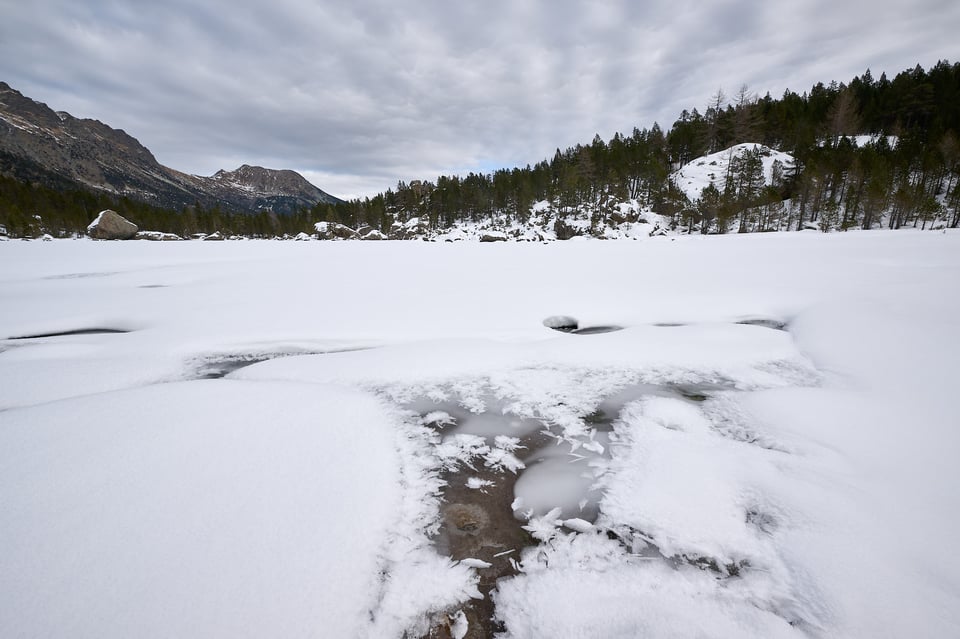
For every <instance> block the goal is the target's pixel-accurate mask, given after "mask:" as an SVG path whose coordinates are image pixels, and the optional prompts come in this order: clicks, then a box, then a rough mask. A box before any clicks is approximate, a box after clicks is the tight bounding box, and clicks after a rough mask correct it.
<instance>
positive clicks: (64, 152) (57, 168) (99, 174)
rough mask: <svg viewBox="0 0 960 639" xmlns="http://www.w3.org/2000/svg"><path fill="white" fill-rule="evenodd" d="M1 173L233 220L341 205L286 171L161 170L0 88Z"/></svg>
mask: <svg viewBox="0 0 960 639" xmlns="http://www.w3.org/2000/svg"><path fill="white" fill-rule="evenodd" d="M0 173H2V174H7V175H11V176H13V177H17V178H20V179H29V180H31V181H35V182H40V183H43V184H45V185H47V186H51V185H52V186H62V185H64V184H72V185H79V186H82V187H83V188H86V189H89V190H94V191H99V192H107V193H110V194H114V195H117V196H121V197H129V198H132V199H136V200H139V201H143V202H147V203H150V204H153V205H156V206H160V207H164V208H171V209H181V208H184V207H187V206H191V205H193V204H201V205H203V206H219V207H222V208H225V209H227V210H231V211H236V212H255V211H259V210H267V209H268V210H272V211H274V212H277V213H291V212H293V211H296V210H298V209H300V208H302V207H307V208H310V207H313V206H315V205H316V204H318V203H328V204H336V203H338V202H340V201H341V200H340V199H339V198H336V197H334V196H332V195H330V194H329V193H326V192H324V191H323V190H321V189H319V188H318V187H316V186H315V185H313V184H311V183H310V182H309V181H307V180H306V178H304V177H303V176H302V175H300V174H299V173H297V172H296V171H292V170H289V169H268V168H264V167H259V166H251V165H248V164H244V165H242V166H241V167H239V168H237V169H236V170H234V171H227V170H221V171H218V172H217V173H215V174H214V175H212V176H209V177H207V176H199V175H190V174H188V173H184V172H181V171H178V170H176V169H173V168H170V167H166V166H164V165H162V164H160V163H159V162H158V161H157V159H156V157H154V155H153V153H152V152H151V151H150V150H149V149H148V148H147V147H145V146H144V145H143V144H141V143H140V142H139V141H138V140H137V139H136V138H134V137H133V136H131V135H130V134H128V133H127V132H126V131H124V130H122V129H114V128H112V127H110V126H109V125H107V124H104V123H103V122H100V121H99V120H93V119H86V118H77V117H74V116H73V115H71V114H69V113H67V112H66V111H54V110H53V109H51V108H50V107H49V106H47V105H46V104H44V103H42V102H39V101H37V100H33V99H32V98H29V97H27V96H25V95H23V94H22V93H20V92H19V91H17V90H16V89H13V88H12V87H11V86H10V85H8V84H7V83H6V82H2V81H0Z"/></svg>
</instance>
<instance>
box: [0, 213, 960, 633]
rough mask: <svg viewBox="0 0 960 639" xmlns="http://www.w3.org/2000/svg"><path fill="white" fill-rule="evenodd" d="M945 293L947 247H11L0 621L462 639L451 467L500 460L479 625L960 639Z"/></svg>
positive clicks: (0, 438) (1, 397)
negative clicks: (451, 553) (497, 542)
mask: <svg viewBox="0 0 960 639" xmlns="http://www.w3.org/2000/svg"><path fill="white" fill-rule="evenodd" d="M958 276H960V234H958V233H953V232H948V233H930V232H927V233H922V232H913V231H905V232H896V233H892V232H861V233H856V234H829V235H826V234H819V233H795V234H785V235H779V234H757V235H737V236H726V237H718V236H682V237H663V238H651V239H646V240H644V241H612V242H558V243H550V244H540V243H489V244H480V243H476V244H474V243H421V242H344V243H314V242H298V243H276V242H236V243H233V242H222V243H194V242H190V243H146V242H126V243H122V242H92V241H53V242H44V243H40V242H7V243H4V244H3V245H2V247H0V309H3V311H2V313H0V338H3V340H2V341H0V513H2V515H0V602H2V603H0V636H3V637H34V636H69V637H126V636H144V637H152V636H155V637H160V636H179V637H189V636H193V637H216V636H222V637H262V636H291V637H292V636H316V637H354V636H356V637H401V636H403V634H404V632H405V631H407V632H409V633H410V635H411V636H417V635H418V634H421V633H424V632H426V631H427V630H428V629H429V628H430V627H431V626H436V625H437V624H439V623H442V622H443V620H445V619H446V620H449V627H450V632H451V634H452V635H453V636H462V635H463V633H464V632H473V631H475V630H476V628H472V629H467V627H466V626H467V624H468V623H470V619H471V618H469V615H464V614H460V611H461V610H469V606H470V605H471V600H472V599H471V598H476V597H478V596H480V595H481V592H480V590H478V586H479V585H480V583H481V580H482V575H483V574H484V573H483V571H484V570H485V569H486V568H485V566H486V565H488V562H486V561H484V560H482V559H480V558H469V559H467V558H463V559H464V560H463V561H456V560H454V559H451V558H450V557H448V556H445V555H444V553H443V551H442V548H441V547H440V546H439V545H437V544H436V543H435V538H436V535H437V533H438V530H440V534H441V536H442V534H443V532H442V530H441V527H442V521H441V520H442V516H441V512H442V509H443V506H444V502H443V499H444V490H445V488H444V486H443V485H442V478H443V477H455V475H443V474H442V473H444V472H450V471H451V469H457V468H459V469H464V470H466V471H468V472H466V475H465V476H470V475H471V474H475V473H474V470H476V471H477V472H479V471H481V470H484V469H486V471H489V472H490V473H493V475H490V476H495V475H496V473H501V474H502V475H503V476H509V477H512V476H513V473H514V472H515V473H517V475H518V476H519V479H518V481H517V484H516V495H517V497H518V498H519V499H517V500H516V501H515V503H514V504H513V509H514V511H515V512H517V513H518V515H519V516H521V517H522V518H524V521H523V522H521V523H522V524H523V525H524V526H525V527H526V529H527V531H528V532H529V533H530V535H531V539H532V540H534V541H536V544H535V545H529V546H527V547H518V548H508V549H505V550H503V551H502V552H498V554H509V555H510V557H511V561H512V562H514V563H512V564H511V565H512V566H514V568H513V573H515V574H513V575H512V576H507V577H503V578H501V579H500V581H499V582H498V583H497V587H496V588H495V589H494V591H493V592H492V593H491V594H490V595H489V596H490V597H492V599H493V601H494V602H495V604H496V608H495V610H496V615H497V618H498V619H499V621H502V622H503V624H504V627H505V636H506V637H511V638H522V637H545V636H550V637H587V636H590V637H594V636H595V637H637V636H656V637H662V636H667V637H670V636H675V637H689V636H704V637H745V636H757V637H761V636H762V637H780V636H782V637H804V636H806V637H905V636H917V637H920V636H924V637H949V636H960V559H958V557H957V554H956V553H955V552H953V541H954V540H955V539H956V538H958V536H960V514H958V513H960V490H958V488H957V486H960V470H958V467H957V464H956V457H957V454H958V453H960V429H958V428H957V425H958V424H960V409H958V408H957V405H956V402H955V399H954V397H953V395H952V391H953V387H954V386H955V384H956V380H957V379H960V345H958V342H957V340H956V335H957V334H958V330H960V295H958V294H957V281H958ZM558 315H567V316H570V317H571V318H573V319H574V320H576V321H577V322H578V325H579V326H580V327H581V328H589V327H598V326H609V327H618V328H622V330H618V331H614V332H602V333H596V334H563V333H559V332H557V331H554V330H551V329H549V328H546V327H545V326H544V325H543V321H544V320H545V319H546V318H548V317H551V316H558ZM781 329H785V330H781ZM428 405H429V406H434V407H440V408H437V409H435V410H434V409H431V411H430V412H427V408H425V407H427V406H428ZM498 420H499V421H498ZM501 422H502V424H506V425H505V426H504V425H499V426H498V424H501ZM498 428H499V429H500V430H497V429H498ZM504 428H506V429H507V430H503V429H504ZM538 429H542V430H545V431H547V432H546V434H543V436H544V437H547V438H548V439H549V440H550V441H551V442H554V443H551V444H549V445H548V446H547V447H546V448H542V449H539V450H536V451H534V450H526V449H523V448H520V447H519V446H520V444H519V442H521V441H527V440H525V439H523V438H525V437H531V433H534V432H535V431H537V430H538ZM467 464H469V465H470V466H467ZM484 477H487V475H484ZM451 481H453V480H451ZM457 481H465V483H466V486H467V489H468V490H471V489H472V492H475V493H476V494H477V496H478V497H477V498H478V500H481V501H482V499H483V495H484V490H485V488H486V487H487V486H488V485H489V484H487V483H485V482H487V481H488V480H487V479H481V478H479V476H476V477H473V476H471V477H470V479H464V480H461V479H457ZM554 506H555V507H554Z"/></svg>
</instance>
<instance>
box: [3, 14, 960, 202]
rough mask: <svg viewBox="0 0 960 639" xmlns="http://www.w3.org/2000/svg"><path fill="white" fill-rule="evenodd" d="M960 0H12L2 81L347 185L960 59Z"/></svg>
mask: <svg viewBox="0 0 960 639" xmlns="http://www.w3.org/2000/svg"><path fill="white" fill-rule="evenodd" d="M958 32H960V2H956V0H910V1H907V0H896V1H893V0H792V1H791V2H785V1H781V0H766V1H765V2H758V1H745V0H716V1H714V2H709V3H708V2H697V1H693V0H650V1H640V0H636V1H630V0H615V1H607V0H594V1H591V2H572V1H569V0H544V1H540V0H484V1H483V2H478V1H466V0H465V1H461V2H448V1H445V0H423V1H420V2H414V1H412V0H351V1H346V0H341V1H337V2H324V1H317V0H270V1H269V2H267V1H260V2H252V1H248V0H229V1H228V0H204V1H203V2H197V1H196V0H154V1H152V2H144V1H142V0H137V1H129V0H103V1H100V2H90V1H84V0H32V1H30V2H23V1H22V0H0V80H2V81H5V82H7V83H8V84H10V85H11V86H12V87H13V88H14V89H17V90H18V91H20V92H21V93H23V94H24V95H27V96H29V97H31V98H34V99H35V100H39V101H41V102H44V103H46V104H48V105H49V106H50V107H51V108H53V109H55V110H58V111H67V112H69V113H71V114H72V115H74V116H76V117H85V118H94V119H97V120H100V121H102V122H105V123H106V124H109V125H110V126H112V127H114V128H119V129H123V130H125V131H126V132H127V133H129V134H130V135H132V136H134V137H135V138H137V139H138V140H139V141H140V142H141V143H142V144H144V145H145V146H146V147H147V148H149V149H150V150H151V151H152V152H153V153H154V155H155V156H156V158H157V159H158V160H159V161H160V162H161V163H162V164H165V165H167V166H169V167H172V168H175V169H178V170H180V171H185V172H187V173H194V174H197V175H211V174H213V173H214V172H216V171H217V170H219V169H235V168H237V167H238V166H240V165H241V164H254V165H260V166H266V167H270V168H276V169H280V168H287V169H294V170H296V171H299V172H300V173H302V174H303V175H304V176H305V177H307V179H309V180H310V181H311V182H313V183H314V184H316V185H317V186H319V187H320V188H321V189H323V190H325V191H327V192H328V193H331V194H333V195H336V196H338V197H342V198H353V197H366V196H372V195H375V194H376V193H378V192H381V191H384V190H386V189H387V188H391V187H394V186H396V184H397V182H398V181H399V180H403V181H410V180H413V179H430V180H433V179H435V178H436V177H437V176H438V175H440V174H446V175H451V174H466V173H467V172H470V171H474V172H489V171H491V170H494V169H497V168H511V167H514V166H525V165H526V164H534V163H536V162H538V161H540V160H542V159H544V158H547V157H550V156H552V155H553V152H554V151H555V150H556V149H557V148H567V147H569V146H573V145H575V144H578V143H582V144H587V143H589V142H590V141H591V140H592V139H593V137H594V135H595V134H599V135H600V136H601V137H602V138H603V139H605V140H608V139H610V138H611V137H613V135H614V133H615V132H617V131H620V132H624V133H629V132H630V131H632V130H633V128H634V127H639V128H643V127H650V126H652V125H653V123H654V122H658V123H659V124H660V125H661V127H663V128H664V129H668V128H669V127H670V125H671V124H672V123H673V121H674V120H675V119H677V117H678V116H679V114H680V112H681V111H682V110H683V109H690V110H692V109H693V108H695V107H696V108H698V109H700V110H701V111H702V110H703V109H704V107H705V106H706V105H707V103H708V102H709V101H710V96H711V95H713V94H715V93H716V92H717V90H718V89H722V90H723V91H724V92H725V93H726V94H727V95H728V96H730V97H733V96H734V95H735V94H736V93H737V91H738V90H739V89H740V87H742V86H744V85H746V86H747V88H748V89H749V90H750V91H752V92H754V93H756V94H758V95H760V96H762V95H763V94H765V93H767V92H769V93H770V94H771V95H772V96H773V97H779V96H780V95H782V94H783V91H784V90H785V89H788V88H789V89H792V90H795V91H797V92H803V91H805V90H808V89H809V88H810V87H811V86H812V85H813V84H815V83H816V82H824V83H828V82H830V81H831V80H837V81H839V82H847V81H849V80H850V79H851V78H853V77H854V76H855V75H860V74H862V73H863V72H864V71H866V70H867V69H870V70H871V72H872V74H873V76H874V77H875V78H876V77H879V76H880V74H881V73H882V72H886V73H887V75H888V76H890V77H892V76H893V75H896V73H898V72H900V71H902V70H904V69H907V68H912V67H914V66H915V65H917V64H920V65H921V66H922V67H924V68H929V67H931V66H933V65H934V64H935V63H936V62H937V61H938V60H942V59H946V60H949V61H951V62H956V61H957V60H958V58H960V45H958V44H957V42H958V40H957V35H956V34H957V33H958Z"/></svg>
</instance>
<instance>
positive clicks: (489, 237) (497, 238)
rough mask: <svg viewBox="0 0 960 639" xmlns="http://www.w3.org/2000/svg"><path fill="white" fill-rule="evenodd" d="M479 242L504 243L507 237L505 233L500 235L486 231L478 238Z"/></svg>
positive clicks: (499, 233)
mask: <svg viewBox="0 0 960 639" xmlns="http://www.w3.org/2000/svg"><path fill="white" fill-rule="evenodd" d="M480 241H481V242H506V241H507V235H506V233H501V232H500V231H487V232H486V233H484V234H483V235H481V236H480Z"/></svg>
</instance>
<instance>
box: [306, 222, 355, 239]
mask: <svg viewBox="0 0 960 639" xmlns="http://www.w3.org/2000/svg"><path fill="white" fill-rule="evenodd" d="M314 228H315V229H316V230H317V239H321V240H333V239H340V240H352V239H354V238H356V237H357V232H356V231H354V230H353V229H352V228H350V227H349V226H345V225H343V224H339V223H337V222H317V223H316V224H314Z"/></svg>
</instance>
